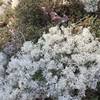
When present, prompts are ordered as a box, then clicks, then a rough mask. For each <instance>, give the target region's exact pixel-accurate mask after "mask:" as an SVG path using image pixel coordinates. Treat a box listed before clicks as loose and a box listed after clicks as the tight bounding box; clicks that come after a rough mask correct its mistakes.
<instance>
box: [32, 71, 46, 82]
mask: <svg viewBox="0 0 100 100" xmlns="http://www.w3.org/2000/svg"><path fill="white" fill-rule="evenodd" d="M32 79H33V80H34V81H42V82H45V81H46V79H45V78H44V76H43V72H42V70H41V69H39V70H38V71H36V72H35V74H34V75H33V76H32Z"/></svg>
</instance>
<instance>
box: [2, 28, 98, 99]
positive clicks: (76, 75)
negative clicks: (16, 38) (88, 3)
mask: <svg viewBox="0 0 100 100" xmlns="http://www.w3.org/2000/svg"><path fill="white" fill-rule="evenodd" d="M62 30H63V31H64V32H63V34H62V33H61V31H60V30H59V28H58V27H57V26H56V27H52V28H50V29H49V33H48V34H43V36H42V37H41V38H40V39H39V40H38V42H37V43H36V44H34V43H32V42H31V41H27V42H25V43H24V44H23V47H22V49H21V51H20V52H18V53H17V54H16V56H13V57H12V58H11V61H10V62H9V64H8V67H7V70H6V72H7V73H8V74H7V75H6V77H5V79H4V78H3V77H2V75H1V74H0V100H35V98H37V97H39V96H40V95H42V98H45V97H47V96H52V97H56V98H57V99H58V100H81V98H82V97H83V96H85V90H86V87H87V86H88V87H90V88H92V89H96V85H97V82H98V81H99V80H100V52H99V51H100V43H99V42H98V41H97V40H96V39H95V38H94V37H93V35H92V34H91V33H90V31H89V29H88V28H83V30H82V31H81V33H80V34H73V33H71V30H72V28H69V27H68V28H64V27H62ZM2 59H3V58H2V54H0V61H1V60H2ZM1 66H3V64H2V63H0V72H1V70H2V68H1Z"/></svg>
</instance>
